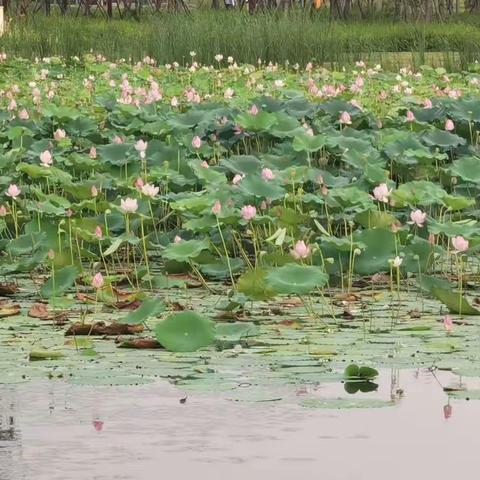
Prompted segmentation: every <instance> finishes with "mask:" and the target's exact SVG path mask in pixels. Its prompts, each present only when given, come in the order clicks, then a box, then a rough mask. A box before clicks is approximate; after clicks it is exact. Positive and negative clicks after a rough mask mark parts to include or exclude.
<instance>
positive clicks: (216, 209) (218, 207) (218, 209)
mask: <svg viewBox="0 0 480 480" xmlns="http://www.w3.org/2000/svg"><path fill="white" fill-rule="evenodd" d="M221 211H222V204H221V203H220V200H217V201H216V202H215V203H214V204H213V207H212V213H213V214H214V215H220V212H221Z"/></svg>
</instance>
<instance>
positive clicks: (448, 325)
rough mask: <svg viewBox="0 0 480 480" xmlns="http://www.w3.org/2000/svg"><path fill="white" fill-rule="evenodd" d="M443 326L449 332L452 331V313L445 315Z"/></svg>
mask: <svg viewBox="0 0 480 480" xmlns="http://www.w3.org/2000/svg"><path fill="white" fill-rule="evenodd" d="M443 327H444V328H445V330H446V331H447V332H450V331H452V329H453V319H452V317H451V316H450V315H444V316H443Z"/></svg>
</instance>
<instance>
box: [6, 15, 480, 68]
mask: <svg viewBox="0 0 480 480" xmlns="http://www.w3.org/2000/svg"><path fill="white" fill-rule="evenodd" d="M479 24H480V21H479V20H478V19H476V17H473V18H472V17H470V18H469V20H468V21H458V20H457V21H450V22H448V23H430V24H406V23H398V22H397V23H393V22H391V21H385V20H384V21H353V22H348V23H339V22H335V23H332V22H329V21H328V19H326V18H325V17H322V16H315V15H311V14H310V13H308V12H303V11H301V12H297V11H293V12H286V13H285V12H273V13H263V14H262V13H259V14H256V15H249V14H248V13H246V12H245V13H244V12H238V11H236V12H228V11H211V10H198V11H195V12H193V13H192V14H191V15H185V14H175V13H163V14H160V15H144V16H143V17H142V18H141V19H140V21H136V20H133V19H130V20H128V19H127V20H121V19H113V20H105V19H102V18H94V17H93V18H92V17H90V18H86V17H81V16H80V17H74V16H66V17H60V16H55V15H53V16H51V17H45V16H43V15H39V14H37V15H36V16H34V17H30V18H28V19H23V20H12V21H11V22H10V23H9V25H8V27H7V31H6V33H5V35H4V36H3V37H2V38H0V49H2V50H5V51H6V52H9V53H10V54H14V55H17V56H21V57H25V58H34V57H44V56H52V55H62V56H67V57H68V56H75V55H77V56H80V55H82V54H85V53H86V52H89V51H92V52H95V53H102V54H103V55H105V56H107V57H108V58H111V59H119V58H125V59H128V60H131V61H135V60H138V59H141V58H143V57H144V56H145V55H149V56H151V57H154V58H155V59H157V60H158V61H159V62H160V63H167V62H173V61H178V62H180V63H186V62H187V61H189V60H190V55H189V52H190V51H192V50H194V51H195V52H197V59H198V60H199V61H201V62H206V63H211V62H213V58H214V56H215V55H216V54H217V53H223V54H224V55H225V56H226V55H232V56H233V57H234V58H235V60H236V61H237V62H241V63H255V62H256V61H257V59H259V58H261V59H263V60H266V61H272V62H280V63H284V62H286V61H289V62H290V63H292V64H293V63H297V62H298V63H299V64H301V65H302V64H305V63H306V62H308V61H317V62H320V63H328V64H329V66H332V65H333V66H338V67H340V66H342V65H345V64H351V63H352V62H353V61H355V60H358V59H360V58H361V59H363V60H367V61H368V60H369V61H379V62H382V64H383V65H384V67H386V68H390V67H391V68H397V67H398V66H399V65H403V64H405V63H410V64H413V65H414V66H415V65H419V64H422V63H424V62H425V61H426V59H428V58H430V61H429V63H435V64H438V65H443V66H445V68H447V69H448V70H457V69H464V68H466V66H467V65H468V64H469V63H471V62H473V61H476V60H477V59H478V57H479V56H480V54H479V52H480V49H479V47H480V29H479V28H478V25H479ZM398 54H400V55H398Z"/></svg>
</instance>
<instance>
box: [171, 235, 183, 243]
mask: <svg viewBox="0 0 480 480" xmlns="http://www.w3.org/2000/svg"><path fill="white" fill-rule="evenodd" d="M181 241H182V237H181V236H180V235H175V238H174V239H173V243H180V242H181Z"/></svg>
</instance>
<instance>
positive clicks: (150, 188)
mask: <svg viewBox="0 0 480 480" xmlns="http://www.w3.org/2000/svg"><path fill="white" fill-rule="evenodd" d="M159 191H160V188H159V187H156V186H155V185H152V184H151V183H146V184H145V185H144V186H143V187H142V193H143V194H144V195H145V196H146V197H150V198H153V197H155V196H156V195H158V192H159Z"/></svg>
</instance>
